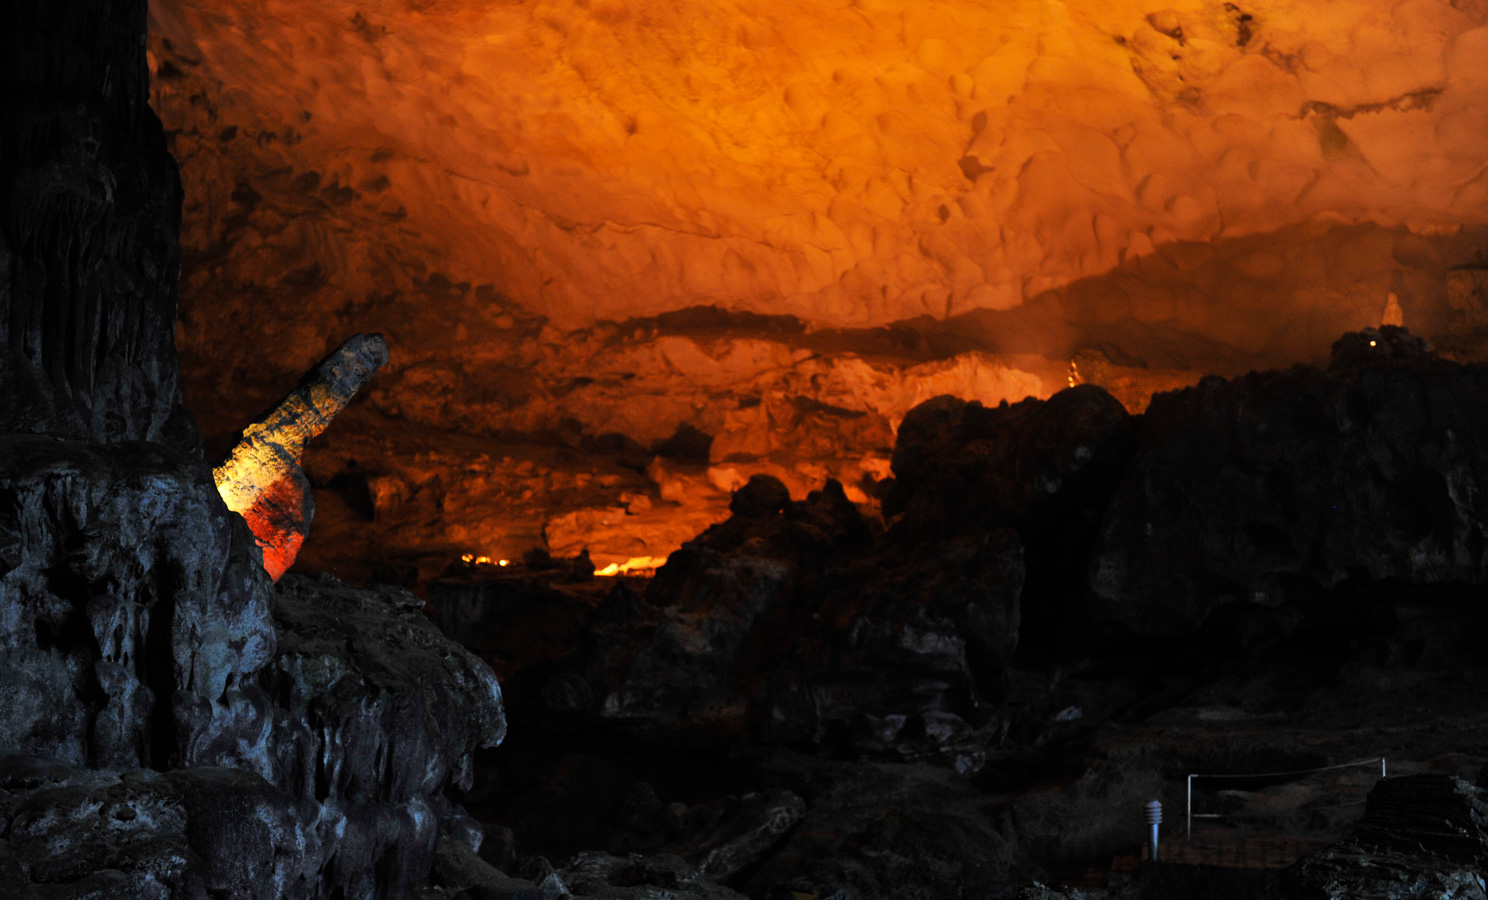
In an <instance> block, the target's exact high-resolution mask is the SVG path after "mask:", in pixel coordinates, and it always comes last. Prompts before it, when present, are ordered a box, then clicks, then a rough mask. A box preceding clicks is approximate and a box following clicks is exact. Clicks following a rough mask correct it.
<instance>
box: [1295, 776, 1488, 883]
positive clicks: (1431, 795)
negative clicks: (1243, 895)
mask: <svg viewBox="0 0 1488 900" xmlns="http://www.w3.org/2000/svg"><path fill="white" fill-rule="evenodd" d="M1485 876H1488V792H1485V791H1484V790H1483V789H1482V788H1478V787H1475V786H1473V785H1472V784H1469V783H1468V782H1466V781H1463V780H1462V779H1460V778H1455V777H1452V776H1449V775H1413V776H1407V777H1403V778H1387V779H1384V780H1382V781H1380V782H1379V783H1378V784H1377V785H1375V787H1374V790H1372V791H1370V792H1369V800H1368V804H1367V806H1366V808H1365V813H1364V821H1363V822H1361V823H1360V824H1359V827H1358V828H1357V829H1355V830H1354V833H1353V835H1351V836H1350V837H1349V838H1348V839H1347V840H1344V841H1342V842H1340V843H1338V844H1335V845H1333V846H1331V847H1329V848H1327V849H1325V850H1322V851H1319V852H1317V853H1313V854H1310V855H1308V856H1305V857H1303V858H1302V859H1301V860H1299V861H1298V862H1297V863H1296V864H1295V865H1293V866H1292V867H1291V868H1290V869H1288V870H1287V871H1286V873H1285V875H1284V877H1283V879H1282V885H1283V889H1284V895H1285V897H1287V898H1288V900H1482V898H1488V881H1485Z"/></svg>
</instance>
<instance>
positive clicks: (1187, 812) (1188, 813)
mask: <svg viewBox="0 0 1488 900" xmlns="http://www.w3.org/2000/svg"><path fill="white" fill-rule="evenodd" d="M1183 818H1184V819H1185V820H1187V828H1188V840H1189V842H1192V841H1193V775H1192V774H1190V775H1189V776H1188V805H1187V807H1186V808H1185V809H1184V813H1183Z"/></svg>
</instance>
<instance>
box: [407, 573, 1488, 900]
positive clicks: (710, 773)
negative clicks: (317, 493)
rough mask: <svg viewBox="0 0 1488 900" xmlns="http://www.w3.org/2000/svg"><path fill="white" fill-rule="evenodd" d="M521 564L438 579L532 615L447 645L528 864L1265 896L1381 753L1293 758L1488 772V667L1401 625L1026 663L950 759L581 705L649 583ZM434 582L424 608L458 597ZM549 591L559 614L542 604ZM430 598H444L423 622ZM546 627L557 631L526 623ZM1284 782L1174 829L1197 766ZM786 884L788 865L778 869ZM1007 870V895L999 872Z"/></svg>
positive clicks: (1339, 814) (1219, 795)
mask: <svg viewBox="0 0 1488 900" xmlns="http://www.w3.org/2000/svg"><path fill="white" fill-rule="evenodd" d="M525 568H526V567H525V566H514V567H512V568H510V569H508V570H504V571H502V572H500V573H489V576H488V578H482V575H483V574H485V573H479V572H469V573H455V574H452V575H451V576H449V579H448V580H449V581H457V582H462V583H468V582H469V581H471V580H472V579H474V580H476V581H483V582H484V583H485V585H486V587H487V589H488V590H490V588H491V581H492V580H494V581H496V582H498V583H499V584H501V585H502V587H503V590H501V591H500V592H499V593H498V594H495V595H494V596H500V597H501V598H502V599H503V600H504V601H505V602H506V603H509V604H511V608H513V609H522V611H523V612H522V613H514V614H513V615H512V619H511V620H510V621H509V622H505V623H503V622H501V621H500V620H499V619H494V620H493V619H486V620H484V621H483V623H482V626H481V627H482V631H481V634H480V635H471V634H469V633H466V634H463V635H461V634H458V633H456V635H455V636H457V637H461V638H462V639H464V640H467V641H469V642H470V643H471V644H472V645H477V646H484V647H485V649H486V653H485V654H484V655H485V658H486V659H487V660H488V661H489V662H491V663H492V664H493V666H494V667H495V668H496V670H497V671H498V673H500V675H501V680H502V683H503V685H504V686H505V690H506V698H507V711H508V715H509V718H510V722H511V728H512V731H511V736H510V738H509V739H508V741H507V742H506V743H505V744H504V745H503V746H502V747H500V748H497V749H494V750H487V751H484V752H483V755H482V756H481V757H480V758H479V760H478V763H477V778H476V783H475V786H474V788H473V789H472V791H471V792H470V793H469V794H468V795H466V796H465V797H464V799H463V802H464V804H465V806H466V808H467V809H468V810H470V811H471V812H472V814H474V815H475V816H476V817H477V818H478V819H481V820H482V821H486V822H490V823H493V824H492V825H488V826H487V840H488V841H489V844H488V845H487V846H488V849H487V850H485V851H482V855H483V856H484V857H485V858H486V859H487V860H488V861H490V862H491V863H493V864H495V865H497V866H499V867H501V868H503V869H506V870H508V871H510V872H513V873H517V874H526V875H528V876H529V877H530V876H533V875H535V874H537V873H541V872H545V871H547V869H546V867H545V862H546V861H548V860H552V861H554V863H555V864H557V865H560V866H561V865H563V863H564V862H565V861H568V860H570V859H572V858H573V857H574V856H575V854H579V853H582V852H583V851H595V850H603V851H605V852H607V853H611V854H615V855H618V856H622V857H623V856H625V855H627V854H642V855H643V856H646V857H650V858H654V857H655V856H656V854H660V853H676V854H678V855H680V856H682V857H683V858H684V859H687V860H689V861H691V862H692V863H694V864H697V865H701V867H702V869H703V871H704V872H706V873H707V874H708V875H709V876H710V877H711V878H712V879H713V880H716V881H719V882H723V883H726V884H728V885H730V886H732V887H734V888H736V889H738V890H741V891H742V892H743V893H745V894H747V895H748V896H750V897H769V898H781V900H786V898H801V897H828V896H834V897H843V898H847V897H885V898H888V897H942V896H964V897H993V896H1017V895H1019V894H1018V890H1019V888H1017V887H1016V886H1017V885H1019V884H1024V885H1026V884H1027V883H1028V882H1038V883H1043V884H1047V885H1049V886H1050V887H1051V889H1059V890H1063V891H1065V892H1066V893H1067V895H1068V896H1083V897H1086V898H1100V897H1112V898H1115V897H1139V896H1140V897H1230V896H1234V897H1270V896H1276V895H1275V894H1273V893H1272V892H1273V891H1275V890H1276V889H1277V888H1276V884H1277V882H1276V879H1277V878H1278V877H1279V875H1280V873H1281V870H1282V869H1283V868H1284V867H1286V866H1290V865H1292V864H1293V863H1294V862H1296V860H1297V859H1298V858H1299V857H1301V856H1302V855H1303V854H1305V853H1308V852H1315V851H1318V850H1320V849H1322V848H1324V847H1326V846H1328V845H1330V844H1333V843H1334V842H1336V841H1339V840H1340V839H1342V838H1344V837H1345V836H1346V835H1348V833H1349V832H1350V831H1351V830H1352V829H1353V828H1354V827H1355V826H1357V825H1358V824H1359V822H1360V820H1361V819H1362V818H1363V815H1364V798H1365V795H1366V794H1367V793H1368V792H1369V790H1370V789H1371V788H1372V787H1373V786H1374V784H1375V782H1376V781H1377V779H1378V777H1379V763H1378V762H1372V763H1371V764H1369V765H1362V766H1358V767H1354V768H1350V769H1344V770H1340V771H1333V772H1326V771H1325V772H1309V771H1307V770H1311V769H1316V768H1321V767H1326V766H1332V765H1337V764H1339V763H1347V762H1354V761H1364V760H1371V761H1372V760H1377V759H1378V758H1380V757H1384V758H1385V759H1386V760H1387V765H1388V770H1389V774H1390V775H1391V776H1403V775H1418V774H1436V775H1447V776H1456V777H1459V778H1462V779H1464V780H1466V781H1468V782H1476V783H1479V784H1482V781H1481V780H1480V779H1481V778H1483V777H1484V776H1488V769H1485V767H1484V763H1485V761H1488V759H1485V747H1484V742H1483V735H1484V734H1485V733H1488V732H1485V726H1488V712H1485V709H1488V705H1485V701H1488V681H1485V679H1484V674H1485V673H1484V672H1483V671H1482V670H1481V668H1480V666H1479V665H1478V664H1476V663H1474V662H1473V661H1471V660H1463V659H1460V658H1459V659H1457V660H1456V661H1454V662H1448V661H1447V659H1446V657H1447V656H1448V654H1449V651H1447V650H1446V649H1445V648H1440V647H1428V646H1425V645H1424V644H1423V643H1422V642H1420V641H1413V640H1412V639H1410V638H1407V639H1406V640H1405V641H1404V642H1401V641H1391V640H1380V641H1374V640H1369V639H1363V640H1357V641H1354V642H1351V644H1350V646H1349V648H1348V652H1347V654H1346V657H1345V658H1343V659H1341V660H1338V659H1335V660H1330V661H1328V662H1320V661H1319V660H1318V659H1317V658H1316V654H1315V651H1314V649H1313V648H1312V647H1310V646H1308V645H1305V644H1301V643H1300V642H1297V641H1286V640H1275V641H1269V642H1266V643H1264V644H1262V645H1259V646H1252V647H1247V648H1244V649H1243V650H1242V649H1240V648H1237V647H1231V648H1227V649H1228V650H1229V651H1230V652H1228V653H1219V654H1216V655H1210V654H1211V652H1212V651H1213V649H1214V648H1212V647H1205V646H1203V645H1202V644H1200V643H1199V642H1195V643H1192V644H1188V645H1187V646H1183V645H1181V644H1180V645H1171V646H1166V647H1161V648H1159V647H1152V648H1150V651H1151V655H1142V654H1138V653H1133V654H1132V656H1131V658H1129V659H1126V660H1122V661H1112V660H1109V659H1107V660H1094V659H1089V660H1083V661H1080V662H1077V663H1074V664H1070V665H1053V666H1039V667H1033V668H1022V667H1016V666H1015V667H1014V668H1013V670H1012V673H1011V685H1010V687H1011V689H1010V693H1009V696H1008V700H1007V705H1006V717H1007V718H1006V728H1005V732H1003V733H1001V734H986V735H983V736H982V737H983V739H984V740H985V760H984V761H981V760H978V762H979V763H980V765H979V766H977V767H976V768H975V769H971V767H970V765H968V764H967V763H966V762H964V761H963V762H961V763H960V764H961V765H962V766H963V767H966V768H967V769H968V770H967V771H962V772H958V771H956V769H957V762H955V761H951V762H949V763H948V762H947V761H946V760H944V759H934V758H923V757H924V756H926V754H924V753H923V750H919V751H918V752H917V748H913V747H894V746H892V745H890V746H886V747H883V748H882V750H881V752H880V753H877V754H872V755H869V756H867V757H866V758H859V759H852V758H846V757H838V758H831V757H827V758H823V757H822V756H821V755H820V753H819V752H818V750H819V748H816V747H814V746H812V745H811V742H809V741H805V742H801V743H800V744H799V745H797V746H778V745H774V746H772V745H770V744H766V743H760V742H755V741H750V740H738V739H732V738H726V737H718V736H708V735H702V734H696V733H693V734H681V735H679V734H675V733H668V732H669V731H671V730H672V727H675V726H677V725H678V724H679V723H678V722H649V723H645V724H644V725H641V726H636V725H635V724H634V723H616V722H615V721H613V719H609V718H608V717H607V716H605V715H604V713H603V711H600V710H594V711H590V710H578V709H575V708H574V705H575V698H574V697H573V696H572V691H573V689H574V684H575V682H574V681H573V679H572V675H571V674H566V673H572V672H573V671H575V670H578V669H580V668H581V665H580V663H579V661H578V660H576V659H575V658H574V655H568V654H567V653H566V647H567V645H569V644H570V643H571V637H572V634H571V631H570V629H571V628H572V626H573V624H574V623H575V622H577V621H582V619H583V618H584V616H585V615H593V614H594V610H595V609H597V608H599V606H600V604H601V603H602V602H603V598H605V597H608V596H612V595H617V594H618V595H621V596H624V595H627V594H630V593H644V591H645V587H646V581H647V579H645V578H636V577H629V578H627V577H618V578H595V579H592V580H580V581H579V582H577V583H569V584H553V583H551V582H550V581H549V579H550V578H552V577H553V572H552V571H551V570H550V571H548V572H546V573H542V572H537V573H533V572H528V571H523V570H524V569H525ZM537 585H541V586H542V587H541V588H537V587H536V586H537ZM442 586H443V587H444V588H445V590H443V591H442V590H441V588H440V586H436V588H435V589H434V594H435V596H436V598H442V597H444V596H448V595H449V592H448V587H449V585H448V581H447V582H445V583H443V585H442ZM559 596H561V597H563V598H567V599H569V600H570V601H571V605H569V606H567V607H566V609H565V612H567V613H568V614H567V615H556V614H555V615H548V614H546V612H543V610H547V609H551V607H552V604H554V603H555V600H556V598H557V597H559ZM529 600H530V605H529V604H528V603H527V602H524V601H529ZM440 608H441V607H440V605H438V600H436V606H435V607H434V610H435V615H436V617H437V616H438V611H439V609H440ZM1479 617H1480V616H1479ZM543 622H546V623H548V624H549V625H550V627H549V628H548V629H547V631H546V633H535V631H534V627H535V626H536V627H537V628H541V625H540V624H539V623H543ZM1459 624H1460V622H1459ZM1473 624H1474V628H1473V631H1474V632H1475V633H1478V634H1481V633H1482V625H1483V623H1481V622H1474V623H1473ZM503 626H506V627H503ZM507 630H509V632H510V633H512V634H514V635H520V637H519V638H515V639H514V640H513V641H512V643H511V644H503V642H502V641H501V639H500V638H499V637H496V636H495V635H496V634H497V633H498V632H501V631H507ZM496 644H503V645H502V646H500V647H497V646H495V645H496ZM518 646H520V649H518ZM579 690H580V692H582V690H583V689H582V688H580V689H579ZM906 743H907V744H908V743H912V742H909V741H906ZM917 756H919V757H922V758H916V757H917ZM1276 772H1281V773H1289V774H1282V775H1280V776H1271V777H1262V778H1244V777H1239V778H1233V779H1210V780H1208V781H1200V782H1198V783H1197V784H1196V785H1195V791H1194V795H1193V803H1194V811H1195V812H1201V813H1222V814H1224V815H1226V816H1230V817H1233V818H1225V819H1218V820H1207V821H1206V820H1202V819H1201V820H1196V821H1195V824H1194V828H1193V833H1192V835H1191V836H1189V835H1186V834H1185V832H1184V818H1183V812H1184V803H1185V779H1186V776H1187V775H1188V774H1190V773H1205V774H1211V775H1214V774H1218V775H1236V776H1243V775H1249V774H1253V773H1262V774H1264V773H1276ZM1152 799H1158V800H1161V801H1162V802H1163V804H1164V809H1165V816H1166V817H1165V823H1166V824H1165V825H1164V828H1163V834H1164V838H1163V840H1164V841H1165V843H1164V845H1163V848H1162V855H1163V857H1164V859H1166V860H1168V861H1169V863H1168V864H1167V865H1168V866H1169V867H1171V869H1173V870H1176V871H1180V872H1185V873H1188V877H1187V878H1179V879H1176V884H1170V885H1165V884H1164V883H1163V879H1162V878H1161V877H1160V873H1155V872H1152V871H1150V870H1149V872H1148V874H1147V878H1146V883H1145V884H1144V882H1143V880H1142V879H1141V878H1140V877H1139V871H1140V867H1141V864H1142V860H1143V859H1144V857H1145V850H1144V849H1143V843H1144V839H1145V830H1144V826H1143V819H1142V807H1143V805H1144V804H1145V803H1146V802H1147V801H1148V800H1152ZM532 857H542V858H543V861H538V860H536V859H533V858H532ZM719 858H722V859H723V864H722V865H717V864H714V865H712V866H711V867H710V865H709V864H710V863H713V862H715V861H717V860H718V859H719ZM1209 867H1217V868H1209ZM978 870H980V871H978ZM649 872H650V870H649V869H647V867H646V864H644V863H639V864H638V867H637V868H636V869H635V873H633V874H634V877H635V878H636V882H635V883H636V884H650V885H653V886H666V884H667V883H666V881H665V879H662V880H652V877H653V876H652V874H648V873H649ZM781 873H789V874H790V876H792V877H787V878H784V879H781V880H779V881H776V880H775V878H776V876H777V875H779V874H781ZM993 873H996V874H997V875H998V876H1000V878H988V877H987V876H991V875H993ZM1247 876H1248V878H1247ZM560 878H561V875H560ZM983 878H987V880H986V881H985V882H984V881H982V879H983ZM1004 878H1005V879H1008V882H1011V883H1012V884H1013V885H1014V886H1015V887H1014V888H1012V889H1009V888H1007V887H1006V884H1007V882H1004V883H1003V884H1000V885H996V886H994V882H995V881H999V880H1001V879H1004ZM1168 880H1169V881H1174V879H1173V878H1172V877H1171V874H1170V875H1169V878H1168ZM1226 883H1228V884H1226ZM999 888H1000V889H999ZM1023 890H1024V893H1023V894H1022V896H1029V897H1035V896H1053V894H1049V895H1044V894H1039V893H1036V892H1035V890H1034V889H1032V888H1023ZM1194 891H1197V892H1194ZM1063 895H1064V894H1061V896H1063ZM596 896H604V895H603V894H600V895H596ZM625 896H662V895H660V894H640V893H637V894H634V895H629V894H627V895H625ZM679 896H687V895H679ZM698 896H711V895H710V894H707V893H705V892H699V893H698ZM1341 896H1347V895H1341ZM1422 896H1435V895H1429V894H1428V895H1422Z"/></svg>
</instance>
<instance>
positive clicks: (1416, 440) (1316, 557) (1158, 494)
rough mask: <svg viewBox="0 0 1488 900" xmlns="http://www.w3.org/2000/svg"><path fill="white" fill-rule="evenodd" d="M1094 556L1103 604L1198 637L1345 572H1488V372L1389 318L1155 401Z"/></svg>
mask: <svg viewBox="0 0 1488 900" xmlns="http://www.w3.org/2000/svg"><path fill="white" fill-rule="evenodd" d="M1140 440H1141V447H1140V449H1139V451H1138V453H1137V456H1136V458H1135V459H1134V460H1133V462H1132V464H1131V466H1130V467H1129V468H1128V469H1127V471H1126V474H1125V476H1124V478H1123V479H1122V483H1121V486H1120V488H1119V489H1118V490H1117V493H1116V497H1115V499H1114V500H1113V501H1112V503H1111V506H1110V508H1109V510H1108V511H1107V513H1106V517H1105V521H1104V523H1103V525H1102V527H1101V534H1100V539H1099V542H1098V544H1097V547H1096V549H1095V551H1094V555H1093V557H1092V558H1091V560H1090V564H1089V573H1090V583H1091V586H1092V588H1093V590H1094V591H1095V593H1096V594H1097V595H1098V597H1099V599H1100V604H1099V613H1100V615H1101V616H1102V617H1104V618H1108V619H1112V620H1115V621H1117V622H1119V623H1121V624H1122V625H1123V626H1124V627H1126V628H1129V629H1131V630H1134V631H1136V632H1138V633H1146V634H1160V633H1168V634H1171V633H1177V632H1185V631H1194V630H1197V629H1198V628H1199V627H1200V626H1201V625H1202V624H1203V623H1204V621H1205V619H1206V617H1207V616H1209V615H1210V613H1211V612H1213V611H1214V610H1216V609H1217V608H1219V607H1222V606H1233V605H1235V604H1241V605H1245V604H1259V605H1261V606H1272V607H1275V606H1281V605H1283V604H1287V603H1290V602H1294V601H1297V600H1298V598H1299V597H1302V596H1305V595H1306V593H1307V592H1308V591H1314V592H1323V591H1327V590H1330V589H1332V588H1334V587H1335V586H1336V585H1338V584H1339V583H1340V582H1341V581H1344V580H1345V579H1358V580H1364V581H1375V582H1378V581H1384V580H1386V579H1396V580H1398V581H1399V582H1401V583H1403V584H1407V585H1409V584H1415V585H1428V584H1454V583H1455V584H1466V585H1482V584H1484V583H1488V526H1485V524H1484V523H1485V522H1488V492H1485V491H1484V490H1483V486H1484V485H1488V454H1485V453H1484V451H1483V449H1482V448H1484V447H1488V369H1485V368H1484V367H1482V366H1477V365H1459V364H1457V363H1452V362H1448V361H1446V360H1443V359H1439V358H1436V357H1434V356H1431V355H1430V354H1428V353H1427V352H1426V351H1425V349H1424V345H1423V344H1421V343H1420V342H1419V340H1418V339H1416V338H1413V337H1412V336H1410V335H1409V334H1408V333H1407V332H1405V331H1404V330H1402V329H1399V328H1394V327H1385V328H1382V329H1379V330H1378V331H1376V330H1373V329H1370V330H1366V331H1365V332H1361V333H1356V334H1353V335H1349V336H1346V337H1345V338H1344V339H1342V340H1340V341H1339V342H1338V343H1337V344H1336V345H1335V350H1334V361H1333V363H1332V365H1331V366H1330V367H1329V368H1328V369H1327V370H1326V371H1325V370H1320V369H1316V368H1309V367H1296V368H1293V369H1289V370H1287V371H1282V372H1260V373H1251V374H1250V375H1247V376H1245V377H1243V378H1238V379H1234V380H1225V379H1222V378H1206V379H1204V380H1203V381H1202V382H1200V383H1199V384H1198V385H1197V386H1196V387H1193V388H1189V389H1186V390H1182V391H1178V392H1175V393H1172V394H1161V395H1158V396H1157V397H1155V398H1154V399H1153V402H1152V405H1151V407H1149V409H1148V410H1147V413H1146V414H1145V416H1144V420H1143V423H1142V427H1141V438H1140Z"/></svg>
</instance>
